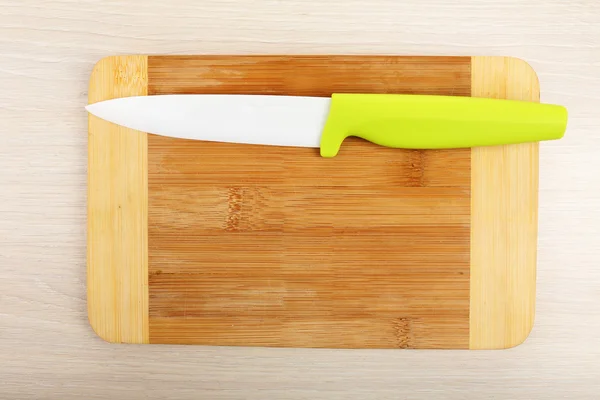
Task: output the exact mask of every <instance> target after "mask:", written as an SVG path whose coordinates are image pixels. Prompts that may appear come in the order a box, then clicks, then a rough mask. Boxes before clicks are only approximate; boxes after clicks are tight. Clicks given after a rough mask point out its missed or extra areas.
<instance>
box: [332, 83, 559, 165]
mask: <svg viewBox="0 0 600 400" xmlns="http://www.w3.org/2000/svg"><path fill="white" fill-rule="evenodd" d="M566 125H567V110H566V109H565V108H564V107H562V106H558V105H552V104H540V103H534V102H526V101H514V100H497V99H485V98H472V97H459V96H429V95H403V94H333V96H332V97H331V108H330V111H329V116H328V117H327V122H326V123H325V127H324V129H323V133H322V136H321V155H322V156H323V157H334V156H335V155H337V153H338V151H339V149H340V146H341V144H342V142H343V141H344V139H346V138H347V137H348V136H358V137H360V138H363V139H365V140H368V141H369V142H373V143H375V144H378V145H381V146H386V147H394V148H404V149H447V148H461V147H476V146H493V145H501V144H512V143H523V142H538V141H542V140H554V139H560V138H562V137H563V135H564V133H565V129H566Z"/></svg>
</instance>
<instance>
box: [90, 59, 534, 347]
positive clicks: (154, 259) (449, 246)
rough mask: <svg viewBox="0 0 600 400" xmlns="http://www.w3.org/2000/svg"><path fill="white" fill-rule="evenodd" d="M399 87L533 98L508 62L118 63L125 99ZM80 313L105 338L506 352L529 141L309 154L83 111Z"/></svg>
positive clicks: (514, 338)
mask: <svg viewBox="0 0 600 400" xmlns="http://www.w3.org/2000/svg"><path fill="white" fill-rule="evenodd" d="M333 92H338V93H339V92H370V93H414V94H442V95H455V96H474V97H495V98H507V99H520V100H528V101H539V85H538V81H537V78H536V75H535V73H534V71H533V70H532V69H531V68H530V67H529V66H528V65H527V64H526V63H525V62H523V61H521V60H518V59H514V58H503V57H406V56H119V57H109V58H105V59H103V60H101V61H100V62H99V63H98V64H97V65H96V66H95V68H94V70H93V72H92V76H91V81H90V90H89V102H90V103H94V102H97V101H101V100H106V99H111V98H115V97H124V96H133V95H157V94H176V93H177V94H181V93H246V94H281V95H310V96H329V95H331V93H333ZM88 155H89V162H88V314H89V319H90V323H91V325H92V327H93V329H94V330H95V331H96V332H97V333H98V335H100V336H101V337H102V338H104V339H105V340H108V341H110V342H118V343H177V344H207V345H249V346H279V347H281V346H286V347H335V348H423V349H424V348H443V349H468V348H470V349H502V348H508V347H512V346H515V345H518V344H520V343H522V342H523V341H524V340H525V338H526V337H527V335H528V334H529V332H530V330H531V328H532V325H533V318H534V304H535V268H536V245H537V187H538V145H537V144H536V143H531V144H520V145H510V146H497V147H488V148H474V149H459V150H443V151H414V150H413V151H408V150H397V149H388V148H383V147H379V146H376V145H373V144H370V143H368V142H365V141H361V140H358V139H357V140H352V139H348V140H346V141H345V142H344V144H343V145H342V150H341V151H340V154H339V156H338V157H336V158H333V159H324V158H321V157H320V156H319V154H318V149H306V148H282V147H272V146H253V145H238V144H225V143H208V142H201V141H189V140H181V139H173V138H166V137H161V136H155V135H148V134H146V133H143V132H137V131H133V130H130V129H126V128H123V127H120V126H116V125H113V124H110V123H108V122H106V121H103V120H100V119H98V118H96V117H94V116H91V115H90V117H89V154H88Z"/></svg>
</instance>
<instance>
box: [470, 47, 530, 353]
mask: <svg viewBox="0 0 600 400" xmlns="http://www.w3.org/2000/svg"><path fill="white" fill-rule="evenodd" d="M472 70H473V74H472V95H473V97H492V98H502V99H510V100H524V101H535V102H539V100H540V89H539V81H538V78H537V75H536V73H535V71H534V70H533V69H532V68H531V67H530V66H529V65H528V64H527V63H526V62H525V61H523V60H520V59H516V58H501V57H474V58H473V66H472ZM471 165H472V168H471V170H472V177H471V179H472V186H471V187H472V198H471V204H472V207H471V208H472V214H471V315H470V344H469V346H470V347H471V348H473V349H490V348H495V349H505V348H508V347H513V346H516V345H519V344H521V343H522V342H523V341H524V340H525V339H526V338H527V336H528V335H529V333H530V332H531V329H532V328H533V321H534V316H535V287H536V284H535V280H536V261H537V257H536V256H537V232H538V187H539V185H538V180H539V172H538V169H539V144H538V143H524V144H518V145H508V146H494V147H487V148H483V147H482V148H474V149H473V151H472V158H471Z"/></svg>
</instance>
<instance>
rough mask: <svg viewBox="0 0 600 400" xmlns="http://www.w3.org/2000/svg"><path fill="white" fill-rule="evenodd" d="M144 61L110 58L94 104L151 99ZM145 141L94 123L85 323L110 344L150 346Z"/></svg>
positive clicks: (102, 65)
mask: <svg viewBox="0 0 600 400" xmlns="http://www.w3.org/2000/svg"><path fill="white" fill-rule="evenodd" d="M147 65H148V64H147V57H145V56H125V57H108V58H104V59H102V60H101V61H100V62H98V64H96V66H95V67H94V70H93V72H92V76H91V79H90V88H89V103H90V104H91V103H95V102H98V101H102V100H109V99H113V98H118V97H125V96H134V95H146V94H147V87H148V74H147V71H148V67H147ZM146 138H147V134H146V133H143V132H137V131H134V130H131V129H127V128H124V127H121V126H117V125H114V124H111V123H108V122H106V121H104V120H101V119H99V118H96V117H94V116H93V115H90V117H89V126H88V233H87V235H88V237H87V243H88V246H87V284H88V317H89V320H90V323H91V325H92V327H93V328H94V330H95V331H96V333H98V335H100V336H101V337H102V338H103V339H105V340H108V341H110V342H123V343H147V342H148V283H147V282H148V243H147V238H148V194H147V188H148V183H147V171H148V159H147V146H148V145H147V139H146Z"/></svg>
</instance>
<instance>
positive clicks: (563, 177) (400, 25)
mask: <svg viewBox="0 0 600 400" xmlns="http://www.w3.org/2000/svg"><path fill="white" fill-rule="evenodd" d="M108 4H109V3H108V2H102V1H89V2H81V1H75V0H46V1H44V2H39V1H34V0H23V1H18V2H7V1H5V2H3V3H2V6H1V7H0V30H1V31H2V33H3V36H2V37H1V38H0V66H1V68H0V87H2V90H1V91H0V119H1V120H2V125H1V128H0V129H1V131H0V132H1V133H0V136H2V144H0V186H1V187H2V194H1V195H0V272H1V275H2V279H0V398H3V399H48V400H50V399H57V400H71V399H77V400H80V399H82V398H88V399H114V398H117V399H122V398H126V399H131V400H135V399H144V400H149V399H152V400H154V399H166V398H170V399H178V400H186V399H194V400H196V399H199V398H206V399H246V400H258V399H261V400H262V399H265V398H277V399H298V400H299V399H307V398H310V399H314V400H317V399H318V400H321V399H327V400H339V399H348V398H361V399H365V400H375V399H386V398H406V399H410V400H417V399H434V398H441V397H443V398H444V399H447V400H459V399H460V400H464V399H477V400H483V399H492V398H497V399H531V398H536V399H540V400H542V399H543V400H551V399H560V398H575V399H580V400H596V399H597V398H598V393H599V392H600V379H599V376H598V375H599V371H598V364H599V362H600V346H598V337H600V301H598V298H599V295H600V293H599V291H598V287H599V286H600V268H598V265H600V247H599V246H598V235H599V232H598V227H599V226H600V210H599V208H598V204H600V174H598V171H600V157H598V154H599V153H600V129H599V127H600V113H598V110H599V109H600V80H599V79H598V66H599V65H600V8H599V5H600V4H599V3H598V2H595V1H591V0H573V1H569V2H566V1H564V0H530V1H528V2H527V3H526V4H524V3H523V2H521V1H516V0H508V1H486V2H482V1H481V0H431V1H427V2H424V1H419V0H406V1H403V2H398V1H392V0H372V1H370V2H369V6H368V7H365V1H364V0H344V1H343V2H341V1H329V2H327V1H316V0H288V1H281V2H274V1H272V0H236V1H235V2H232V1H210V0H199V1H191V0H180V1H178V2H177V6H172V5H167V4H166V3H165V2H164V1H156V0H145V1H143V2H141V1H135V0H133V1H128V2H119V4H118V6H117V7H114V6H108ZM110 4H111V5H114V4H116V3H114V2H111V3H110ZM134 51H135V52H143V53H152V54H186V53H187V54H257V53H258V54H262V53H270V54H290V53H294V54H307V53H316V52H318V53H320V54H340V53H348V54H437V55H443V54H459V55H460V54H466V55H499V56H506V55H511V56H516V57H522V58H524V59H526V60H527V61H528V62H529V63H531V65H532V66H533V67H534V69H535V70H536V72H537V73H538V76H539V78H540V83H541V99H542V101H543V102H555V103H558V104H564V105H566V106H567V107H568V109H569V111H570V121H569V127H568V130H567V134H566V135H565V138H564V139H562V140H560V141H558V142H552V143H550V142H548V143H543V144H542V145H541V146H540V195H539V204H540V206H539V211H540V212H539V241H538V246H539V247H538V248H539V250H538V269H537V296H536V297H537V299H536V300H537V301H536V320H535V326H534V328H533V331H532V333H531V335H530V337H529V338H528V339H527V341H526V342H525V343H524V344H522V345H520V346H518V347H516V348H513V349H511V350H509V351H464V352H463V351H451V352H447V351H436V350H432V351H395V350H389V351H388V350H360V351H356V350H326V349H319V350H313V349H281V348H278V349H272V348H246V347H235V348H228V347H208V346H168V345H167V346H162V345H160V346H147V345H143V346H129V345H126V346H120V345H119V346H115V345H110V344H108V343H105V342H104V341H103V340H102V339H100V338H99V337H98V336H97V335H96V334H95V333H94V332H93V331H92V329H91V328H90V326H89V323H88V321H87V311H86V267H85V266H86V219H87V213H86V174H87V171H86V166H87V162H88V156H87V143H88V138H87V123H88V117H87V114H86V112H85V110H84V109H83V107H84V105H85V104H87V102H88V98H87V88H88V82H89V78H90V71H91V69H92V67H93V65H94V63H96V62H97V61H98V60H99V59H100V58H102V57H104V56H106V55H108V54H129V53H131V52H134Z"/></svg>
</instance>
